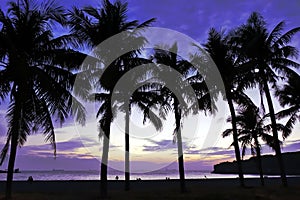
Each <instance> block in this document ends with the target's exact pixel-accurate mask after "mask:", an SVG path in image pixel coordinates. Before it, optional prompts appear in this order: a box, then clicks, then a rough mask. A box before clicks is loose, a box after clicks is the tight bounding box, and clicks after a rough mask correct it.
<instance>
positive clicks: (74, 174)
mask: <svg viewBox="0 0 300 200" xmlns="http://www.w3.org/2000/svg"><path fill="white" fill-rule="evenodd" d="M29 176H32V177H33V179H34V180H99V177H100V176H99V171H63V170H58V171H57V170H54V171H21V172H20V173H16V174H14V180H27V179H28V177H29ZM116 176H118V177H119V180H124V172H120V171H112V172H109V174H108V179H109V180H114V179H115V177H116ZM166 177H170V179H179V175H178V171H177V170H164V171H155V172H151V173H143V174H141V173H138V174H136V173H132V174H131V179H132V180H136V179H137V178H141V179H142V180H161V179H165V178H166ZM185 177H186V179H204V178H236V177H237V175H236V174H211V173H210V172H209V171H186V173H185ZM245 177H249V178H251V177H253V178H254V177H259V176H258V175H245ZM0 180H6V174H5V173H0Z"/></svg>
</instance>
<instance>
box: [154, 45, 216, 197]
mask: <svg viewBox="0 0 300 200" xmlns="http://www.w3.org/2000/svg"><path fill="white" fill-rule="evenodd" d="M163 49H169V51H167V50H163ZM177 52H178V47H177V43H174V44H173V46H171V47H170V48H169V47H164V48H160V47H158V48H156V49H154V55H153V56H151V57H152V59H153V61H154V62H155V63H156V64H157V67H158V68H159V74H158V79H159V80H161V81H162V83H164V84H162V85H163V87H162V88H161V89H160V94H161V97H160V98H161V100H162V101H163V102H162V103H161V110H160V111H161V112H160V115H162V116H166V115H167V113H168V112H170V111H171V112H173V113H174V118H175V129H174V133H173V135H174V138H173V141H174V142H176V143H177V149H178V168H179V177H180V188H181V192H185V191H186V185H185V172H184V158H183V145H182V134H181V126H182V118H183V117H186V116H187V115H188V114H189V113H191V112H192V113H193V114H195V113H197V112H199V107H201V109H207V110H209V108H210V106H208V105H209V104H210V100H207V98H209V95H203V93H204V91H207V87H206V85H205V84H203V78H201V76H200V74H199V73H197V70H196V69H195V68H194V67H192V65H191V64H190V63H189V62H188V61H186V60H184V59H182V58H181V57H179V56H178V55H177ZM164 66H169V67H170V68H168V69H166V68H165V67H164ZM173 70H176V71H178V72H179V73H180V74H181V75H182V77H174V76H172V73H173ZM169 79H172V80H169ZM174 79H175V80H174ZM201 80H202V81H201ZM185 82H186V83H188V84H189V85H191V86H192V88H193V89H194V91H195V93H197V94H198V95H197V94H196V96H195V97H193V94H190V93H189V91H188V90H187V89H186V88H184V87H185V84H186V83H185ZM171 84H172V86H171ZM168 87H171V88H168ZM203 96H204V97H205V98H204V97H203ZM198 97H199V98H198ZM204 99H205V100H204ZM198 103H200V104H201V106H200V105H199V106H196V107H194V106H193V105H195V104H198Z"/></svg>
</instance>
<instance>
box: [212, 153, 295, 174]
mask: <svg viewBox="0 0 300 200" xmlns="http://www.w3.org/2000/svg"><path fill="white" fill-rule="evenodd" d="M282 158H283V161H284V164H285V170H286V174H287V175H300V168H299V166H300V151H298V152H287V153H283V154H282ZM261 159H262V167H263V173H264V174H265V175H279V174H280V171H279V168H278V161H277V158H276V157H275V156H274V155H263V156H262V157H261ZM242 167H243V172H244V173H245V174H259V171H258V167H257V158H256V157H251V158H250V159H248V160H243V161H242ZM212 173H216V174H237V173H238V168H237V162H236V161H233V162H222V163H219V164H216V165H214V170H213V171H212Z"/></svg>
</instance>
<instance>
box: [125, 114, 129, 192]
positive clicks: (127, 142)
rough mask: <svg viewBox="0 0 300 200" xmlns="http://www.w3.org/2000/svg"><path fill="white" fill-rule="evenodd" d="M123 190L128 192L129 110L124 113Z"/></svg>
mask: <svg viewBox="0 0 300 200" xmlns="http://www.w3.org/2000/svg"><path fill="white" fill-rule="evenodd" d="M125 190H126V191H129V190H130V166H129V109H126V113H125Z"/></svg>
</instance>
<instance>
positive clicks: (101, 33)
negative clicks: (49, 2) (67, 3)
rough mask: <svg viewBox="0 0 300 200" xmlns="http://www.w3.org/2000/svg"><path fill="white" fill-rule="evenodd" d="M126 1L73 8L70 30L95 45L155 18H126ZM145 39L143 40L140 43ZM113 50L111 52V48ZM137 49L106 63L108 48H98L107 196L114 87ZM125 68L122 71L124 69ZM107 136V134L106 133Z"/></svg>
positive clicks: (103, 173)
mask: <svg viewBox="0 0 300 200" xmlns="http://www.w3.org/2000/svg"><path fill="white" fill-rule="evenodd" d="M127 6H128V4H127V3H122V2H121V1H119V0H117V1H115V3H111V2H110V1H109V0H103V1H102V8H100V9H99V8H94V7H86V8H84V9H78V8H74V9H73V11H72V12H71V13H70V21H69V24H70V26H71V33H72V34H73V35H74V36H75V37H76V38H77V41H78V43H82V44H84V46H88V47H90V48H94V47H96V46H98V45H99V44H101V42H103V41H104V40H106V39H108V38H110V37H112V36H114V35H116V34H119V33H121V32H123V31H129V30H135V29H137V28H144V27H147V26H149V25H150V24H151V23H152V22H153V21H154V19H150V20H148V21H145V22H143V23H141V24H139V22H138V21H137V20H133V21H129V20H128V18H127ZM145 42H146V40H145V39H144V40H141V43H140V47H142V46H143V44H144V43H145ZM110 53H111V52H110ZM136 53H137V52H130V53H127V54H126V55H123V56H122V57H120V58H118V59H117V60H116V61H114V62H113V63H110V64H109V66H107V64H105V63H106V62H105V56H106V55H105V52H104V54H103V51H102V52H100V53H99V52H98V54H97V52H96V54H97V56H99V57H101V58H102V60H103V59H104V61H103V62H104V65H105V67H106V70H105V72H104V73H103V75H102V77H101V80H99V82H97V84H99V87H100V88H101V92H100V93H98V94H96V100H100V102H101V107H100V108H99V112H98V114H99V115H100V114H101V118H100V120H99V127H100V129H101V131H100V134H99V136H100V137H102V138H103V151H102V159H101V175H100V176H101V196H102V197H107V164H108V152H109V138H110V126H111V123H112V121H113V116H114V115H113V111H112V110H111V97H112V91H113V88H114V86H115V84H116V83H117V81H118V79H119V78H120V77H121V76H122V74H123V73H125V71H128V70H129V69H128V68H131V67H132V66H131V67H129V66H126V65H125V64H124V63H128V62H126V61H124V60H128V59H129V60H130V59H131V58H134V57H135V56H136ZM122 70H123V71H122ZM103 136H105V137H103Z"/></svg>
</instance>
